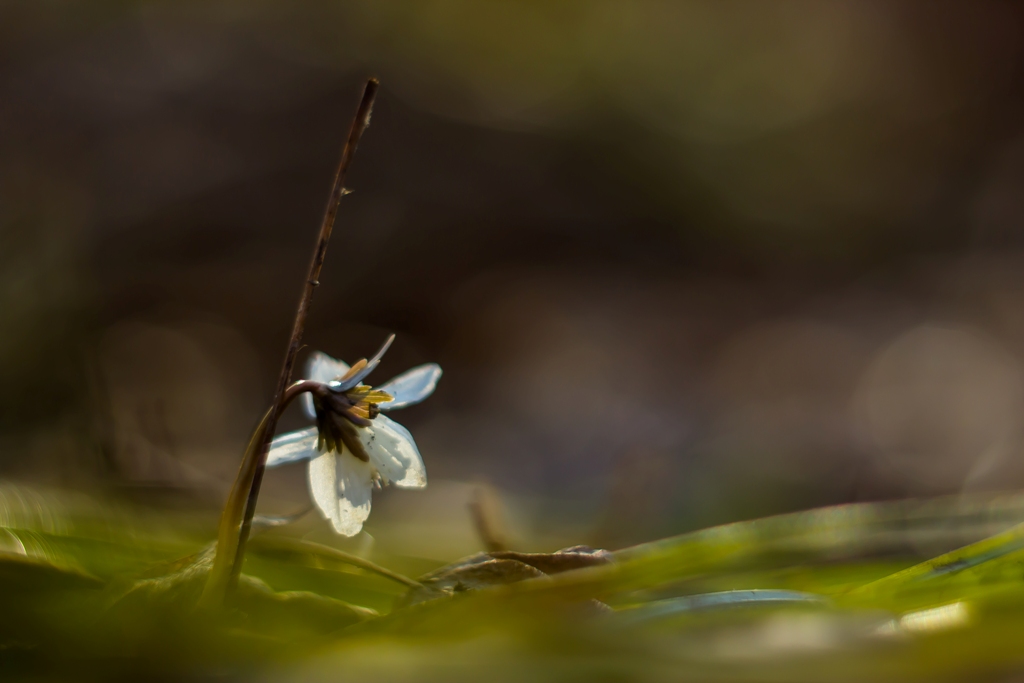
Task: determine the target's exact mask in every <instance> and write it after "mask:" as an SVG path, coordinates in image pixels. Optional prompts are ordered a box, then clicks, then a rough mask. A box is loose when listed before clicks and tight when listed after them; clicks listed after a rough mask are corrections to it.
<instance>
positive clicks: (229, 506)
mask: <svg viewBox="0 0 1024 683" xmlns="http://www.w3.org/2000/svg"><path fill="white" fill-rule="evenodd" d="M321 387H323V385H322V384H320V383H319V382H312V381H309V380H304V381H301V382H296V383H295V384H293V385H291V386H290V387H288V389H286V390H285V392H284V396H283V397H282V401H281V410H284V408H285V407H287V406H288V404H289V403H291V402H292V401H293V400H294V399H295V397H296V396H298V395H300V394H303V393H305V392H307V391H316V390H317V389H319V388H321ZM272 411H273V409H271V410H268V411H267V412H266V413H264V414H263V419H262V420H260V423H259V425H257V426H256V430H255V431H254V432H253V433H252V436H251V437H249V445H248V446H246V448H245V455H244V456H242V465H241V466H240V467H239V468H238V475H237V476H236V477H235V484H234V486H232V487H231V493H229V494H228V500H227V502H226V503H225V504H224V511H223V512H222V513H221V517H220V525H219V526H218V528H217V552H216V555H215V556H214V559H213V568H212V569H211V570H210V576H209V578H208V579H207V580H206V585H205V586H204V587H203V594H202V596H200V598H199V605H200V607H206V608H214V607H217V606H219V605H220V604H222V603H223V601H224V596H225V595H226V594H227V591H228V590H229V589H230V587H231V586H232V585H234V583H236V582H237V581H238V574H239V572H240V570H241V559H242V558H241V554H242V553H243V552H244V549H243V547H242V544H241V543H240V540H241V530H242V528H243V525H244V513H245V504H246V502H247V500H248V496H249V490H250V489H251V487H252V484H253V478H254V475H255V473H256V466H257V464H258V462H259V457H258V456H259V453H260V448H261V447H262V445H263V443H264V441H266V440H267V438H266V435H267V428H268V427H269V426H270V415H271V412H272ZM264 462H266V459H265V458H264ZM251 526H252V518H250V519H249V527H250V528H251ZM236 565H237V570H236V568H235V567H236Z"/></svg>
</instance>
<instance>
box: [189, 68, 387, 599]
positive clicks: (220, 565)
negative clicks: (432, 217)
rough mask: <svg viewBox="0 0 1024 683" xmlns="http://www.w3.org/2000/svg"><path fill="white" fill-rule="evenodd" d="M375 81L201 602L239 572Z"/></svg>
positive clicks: (229, 585) (345, 153) (346, 151)
mask: <svg viewBox="0 0 1024 683" xmlns="http://www.w3.org/2000/svg"><path fill="white" fill-rule="evenodd" d="M377 86H378V83H377V79H375V78H371V79H370V80H368V81H367V82H366V87H365V88H364V89H363V97H362V99H361V100H360V102H359V107H358V109H357V110H356V115H355V118H354V119H353V120H352V126H351V128H350V129H349V133H348V138H347V139H346V141H345V147H344V148H343V149H342V152H341V160H340V161H339V162H338V170H337V172H336V173H335V175H334V184H333V185H332V187H331V194H330V196H329V198H328V200H327V208H326V210H325V211H324V218H323V221H322V222H321V224H320V235H319V237H318V239H317V242H316V247H315V248H314V249H313V259H312V262H311V263H310V264H309V274H308V275H307V277H306V281H305V283H304V284H303V287H302V296H301V297H300V298H299V305H298V308H297V309H296V311H295V322H294V323H293V325H292V333H291V337H290V338H289V340H288V349H287V351H286V352H285V356H284V363H283V364H282V366H281V374H280V375H279V376H278V381H277V389H276V391H275V392H274V400H273V402H272V403H271V404H270V410H268V411H267V413H266V414H265V415H264V416H263V420H261V421H260V424H259V427H257V428H256V431H255V432H254V433H253V435H252V439H250V441H249V445H248V447H247V448H246V450H245V456H244V458H243V460H242V465H241V467H240V468H239V470H238V477H237V478H236V479H235V485H234V487H233V488H232V489H231V493H230V494H229V496H228V500H227V503H226V504H225V506H224V512H223V514H222V515H221V521H220V528H219V529H218V536H217V538H218V540H217V553H216V555H215V556H214V561H213V568H212V569H211V570H210V576H209V578H208V579H207V581H206V586H205V587H204V589H203V595H202V597H201V598H200V605H202V606H206V607H217V606H220V605H222V604H223V603H224V599H225V597H226V596H227V595H228V594H229V593H230V592H231V591H232V589H233V588H234V585H235V583H236V582H237V579H238V574H239V573H240V572H241V569H242V560H243V558H244V557H245V544H246V541H248V539H249V531H250V529H251V527H252V517H253V515H254V514H255V512H256V501H257V499H258V498H259V494H260V485H261V484H262V483H263V471H264V469H265V468H266V463H267V451H268V450H269V448H270V441H271V439H273V437H274V429H275V428H276V427H277V418H278V416H279V415H280V414H281V411H282V410H284V406H285V403H286V402H285V398H286V391H287V389H288V383H289V382H290V381H291V376H292V368H293V367H294V365H295V357H296V356H297V355H298V353H299V349H300V348H301V347H302V333H303V331H304V330H305V327H306V315H307V313H308V312H309V305H310V302H311V301H312V300H313V292H314V291H315V289H316V287H317V286H318V285H319V284H320V271H321V270H322V269H323V265H324V257H325V256H326V255H327V243H328V242H329V241H330V239H331V232H332V230H333V229H334V219H335V216H336V215H337V213H338V204H339V203H340V201H341V198H342V196H343V195H344V194H345V192H346V190H345V176H346V175H347V173H348V167H349V164H351V162H352V156H353V155H354V154H355V151H356V147H357V146H358V144H359V140H360V138H361V137H362V135H363V131H365V130H366V127H367V126H368V125H370V113H371V111H372V110H373V102H374V99H375V98H376V95H377ZM307 390H308V389H307ZM296 395H297V394H296ZM292 398H294V396H292Z"/></svg>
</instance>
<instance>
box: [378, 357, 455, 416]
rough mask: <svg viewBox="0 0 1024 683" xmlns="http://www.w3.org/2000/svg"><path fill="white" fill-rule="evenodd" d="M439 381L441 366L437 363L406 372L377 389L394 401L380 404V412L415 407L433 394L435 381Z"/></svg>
mask: <svg viewBox="0 0 1024 683" xmlns="http://www.w3.org/2000/svg"><path fill="white" fill-rule="evenodd" d="M439 379H441V366H440V365H438V364H437V363H427V364H426V365H419V366H417V367H415V368H413V369H412V370H406V371H405V372H403V373H402V374H401V375H399V376H398V377H395V378H393V379H392V380H391V381H389V382H388V383H387V384H384V385H382V386H379V387H377V390H378V391H383V392H385V393H388V394H391V395H392V396H393V397H394V400H392V401H389V402H387V403H381V404H380V409H381V410H397V409H398V408H405V407H406V406H411V405H415V404H416V403H419V402H420V401H422V400H423V399H425V398H426V397H427V396H430V395H431V394H432V393H434V389H435V388H436V387H437V380H439Z"/></svg>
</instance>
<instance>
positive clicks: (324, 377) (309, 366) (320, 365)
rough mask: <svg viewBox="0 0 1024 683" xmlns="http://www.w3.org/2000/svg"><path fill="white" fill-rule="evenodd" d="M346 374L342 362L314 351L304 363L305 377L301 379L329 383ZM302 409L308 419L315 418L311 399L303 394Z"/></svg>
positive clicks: (344, 364) (345, 365) (346, 369)
mask: <svg viewBox="0 0 1024 683" xmlns="http://www.w3.org/2000/svg"><path fill="white" fill-rule="evenodd" d="M346 372H348V365H347V364H346V363H345V362H344V361H340V360H337V359H335V358H331V357H330V356H328V355H327V354H326V353H323V352H321V351H314V352H313V353H312V354H310V356H309V360H307V361H306V376H305V377H304V378H303V379H311V380H313V381H314V382H330V381H331V380H334V379H338V378H339V377H341V376H342V375H344V374H345V373H346ZM301 399H302V409H303V410H305V411H306V415H307V416H309V418H310V419H311V420H312V419H315V418H316V411H314V410H313V397H312V396H311V395H310V394H308V393H305V394H303V395H302V397H301Z"/></svg>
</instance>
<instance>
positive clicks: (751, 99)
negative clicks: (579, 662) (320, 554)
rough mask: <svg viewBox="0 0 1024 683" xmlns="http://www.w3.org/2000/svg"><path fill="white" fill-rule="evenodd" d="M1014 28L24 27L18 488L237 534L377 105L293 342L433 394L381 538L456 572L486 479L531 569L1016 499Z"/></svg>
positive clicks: (16, 102) (526, 6) (428, 14)
mask: <svg viewBox="0 0 1024 683" xmlns="http://www.w3.org/2000/svg"><path fill="white" fill-rule="evenodd" d="M1022 30H1024V6H1022V5H1020V4H1017V3H1012V2H983V1H980V0H972V1H970V2H966V1H965V2H939V1H929V2H893V1H892V0H879V1H877V2H867V1H857V2H854V1H850V2H827V3H826V2H814V1H810V0H808V1H806V2H791V1H787V0H778V1H775V2H760V1H758V0H749V1H747V2H732V1H724V0H707V1H705V2H657V1H654V0H637V1H634V2H630V3H625V2H617V1H600V0H587V1H586V2H583V1H581V2H560V3H548V2H499V1H497V0H487V1H485V2H481V1H479V0H462V1H450V0H449V1H441V0H437V1H424V2H415V3H414V2H389V3H382V2H369V1H366V2H354V1H353V2H327V1H320V2H269V1H242V0H238V1H221V0H212V1H206V2H90V3H77V2H59V1H48V2H0V389H2V393H0V473H2V474H3V475H4V476H7V477H12V478H18V479H29V480H33V481H45V482H49V483H53V484H57V485H61V486H72V487H86V488H99V489H101V490H104V491H118V492H120V493H118V495H121V494H122V493H123V494H125V495H135V496H141V497H143V498H145V499H148V500H151V501H153V502H159V501H162V500H165V499H184V500H187V501H191V502H189V503H188V504H190V505H195V506H197V507H203V508H204V509H209V510H211V511H212V510H215V509H216V506H217V505H218V504H219V503H220V501H221V500H222V498H223V495H224V494H225V492H226V490H227V488H228V486H229V484H230V481H231V478H232V477H233V473H234V470H235V468H236V467H237V462H238V460H239V457H240V455H241V451H242V448H243V446H244V443H245V441H246V439H247V437H248V433H249V431H250V430H251V429H252V427H253V426H254V424H255V422H256V420H257V419H258V416H259V415H260V413H261V412H262V411H263V409H264V408H265V407H266V405H267V404H268V401H269V398H270V393H271V390H272V387H273V384H274V381H275V378H276V373H277V370H278V367H279V364H280V362H281V357H282V354H283V351H284V347H285V342H286V339H287V334H288V330H289V328H290V325H291V319H292V316H293V310H294V305H295V303H296V301H297V298H298V294H299V291H300V287H301V283H302V281H303V278H304V275H305V270H306V268H307V263H308V259H309V253H310V249H311V247H312V244H313V240H314V237H315V233H316V230H317V227H318V225H319V221H320V216H321V213H322V211H323V206H324V202H325V200H326V194H327V190H328V187H329V183H330V179H331V174H332V172H333V168H334V166H335V164H336V160H337V157H338V153H339V150H340V147H341V144H342V140H343V138H344V135H345V132H346V129H347V126H348V121H349V120H350V117H351V115H352V112H353V110H354V107H355V104H356V100H357V98H358V95H359V92H360V90H361V87H362V82H363V81H364V80H365V78H366V77H367V76H369V75H376V76H378V77H379V78H380V79H381V82H382V89H381V94H380V97H379V99H378V104H377V107H376V110H375V114H374V118H373V125H372V127H371V128H370V129H369V131H368V133H367V135H366V137H365V138H364V141H363V144H362V146H361V147H360V149H359V153H358V155H357V157H356V159H355V163H354V165H353V168H352V172H351V174H350V176H349V183H348V184H349V186H350V187H351V188H352V189H353V190H354V194H352V195H351V196H349V197H347V198H346V199H345V200H344V201H343V203H342V207H341V211H340V213H339V219H338V224H337V227H336V231H335V237H334V241H333V243H332V244H331V248H330V252H329V254H328V258H327V263H326V268H325V270H324V274H323V277H322V283H323V285H322V287H321V288H320V289H319V291H318V294H317V296H316V298H315V300H314V304H313V310H312V315H311V318H310V320H309V326H308V328H307V333H306V337H305V340H306V342H307V344H308V345H309V348H311V349H321V350H323V351H326V352H328V353H330V354H332V355H334V356H337V357H340V358H344V359H347V360H349V361H352V360H355V359H357V358H360V357H364V356H367V355H370V354H372V353H373V352H374V351H375V350H376V348H377V346H378V345H379V344H380V343H381V341H383V339H384V338H385V337H386V335H387V334H388V333H390V332H392V331H393V332H396V333H397V334H398V340H397V342H396V344H395V346H394V347H393V349H392V351H391V352H390V353H389V354H388V356H387V358H386V359H385V362H384V363H383V365H382V367H381V369H380V370H379V371H378V372H377V373H376V374H375V376H374V380H375V381H376V383H380V382H382V381H384V380H386V379H387V378H388V377H390V376H391V375H393V374H396V373H398V372H400V371H402V370H404V369H405V368H407V367H409V366H411V365H414V364H417V363H421V362H426V361H430V360H436V361H438V362H439V363H441V365H442V366H443V367H444V369H445V376H444V378H443V380H442V382H441V384H440V387H439V390H438V392H437V393H436V395H435V396H434V397H433V398H432V399H431V400H430V401H428V402H427V403H425V404H423V405H422V406H419V407H416V408H413V409H410V410H408V411H405V412H404V413H402V414H399V415H397V416H396V417H397V418H398V420H399V421H400V422H402V423H403V424H406V425H407V426H408V427H409V428H410V429H411V430H412V432H413V433H414V434H415V436H416V439H417V442H418V443H419V445H420V449H421V451H422V453H423V455H424V459H425V461H426V463H427V468H428V472H429V476H430V479H431V486H430V487H429V488H428V489H427V490H426V491H424V492H395V491H385V492H383V493H380V494H377V496H376V497H375V501H374V505H375V514H374V516H373V517H371V520H370V523H369V525H368V526H367V530H368V531H369V533H370V534H371V535H376V536H378V537H380V538H381V539H384V540H382V541H381V542H385V543H386V542H391V543H393V544H395V545H399V544H403V543H404V544H405V545H404V548H405V549H406V550H407V552H411V553H420V554H424V555H429V554H439V555H445V554H448V553H454V552H462V551H463V550H465V549H470V550H471V549H472V548H473V547H475V544H477V541H476V540H475V539H474V538H473V535H472V533H473V532H472V527H471V525H470V522H469V516H468V515H467V513H466V510H465V506H466V501H467V500H468V499H469V498H470V497H471V496H472V491H473V488H474V485H475V482H489V483H490V484H491V486H492V487H493V490H495V491H497V492H498V495H499V497H500V501H501V508H502V509H503V512H502V514H503V517H504V519H505V522H506V523H507V524H508V527H509V533H510V535H511V536H512V538H513V539H515V542H516V543H518V544H519V545H521V546H522V547H524V548H534V547H536V548H540V547H548V546H554V547H557V545H558V544H565V543H566V542H570V543H571V542H590V543H595V544H602V545H606V546H609V547H617V546H621V545H624V544H627V543H632V542H637V541H641V540H646V539H649V538H654V537H657V536H659V535H664V534H669V533H679V532H682V531H685V530H689V529H693V528H696V527H699V526H703V525H707V524H713V523H718V522H724V521H729V520H734V519H741V518H749V517H753V516H757V515H764V514H769V513H773V512H780V511H788V510H795V509H801V508H806V507H811V506H816V505H824V504H830V503H840V502H846V501H863V500H874V499H883V498H892V497H900V496H910V495H929V494H936V493H955V492H959V491H965V490H977V489H998V488H1015V487H1019V486H1021V485H1022V484H1024V459H1022V455H1024V453H1022V447H1024V429H1022V427H1021V425H1022V417H1024V385H1022V374H1021V358H1022V354H1024V193H1022V191H1021V189H1022V187H1024V117H1022V114H1024V81H1022V65H1024V61H1022V47H1024V33H1022ZM299 426H303V420H302V417H301V415H299V414H298V411H294V413H292V412H290V413H289V414H288V415H287V417H286V419H285V421H284V423H283V425H282V427H283V428H285V429H287V428H293V427H299ZM304 476H305V475H304V471H303V468H302V466H291V467H290V468H286V469H283V470H281V471H280V472H276V471H275V472H273V473H272V474H270V475H269V476H268V479H267V487H266V489H265V495H264V498H263V500H262V505H263V507H264V508H266V509H267V510H268V511H288V510H294V509H297V508H300V507H301V506H303V505H305V504H306V502H305V501H306V494H305V493H304V490H303V489H304V487H305V483H304ZM414 522H415V525H414V524H413V523H414ZM306 523H307V524H308V525H309V526H310V533H312V534H322V535H323V534H326V531H325V530H324V529H325V527H323V523H322V522H320V520H318V519H317V518H316V516H315V515H312V516H311V517H310V519H309V520H307V522H306ZM424 529H427V530H430V531H432V534H427V535H424V534H423V530H424ZM424 538H430V539H432V541H431V544H430V545H429V547H428V544H426V543H424V541H423V539H424ZM387 539H391V540H390V541H387ZM417 543H419V546H417V545H416V544H417Z"/></svg>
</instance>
